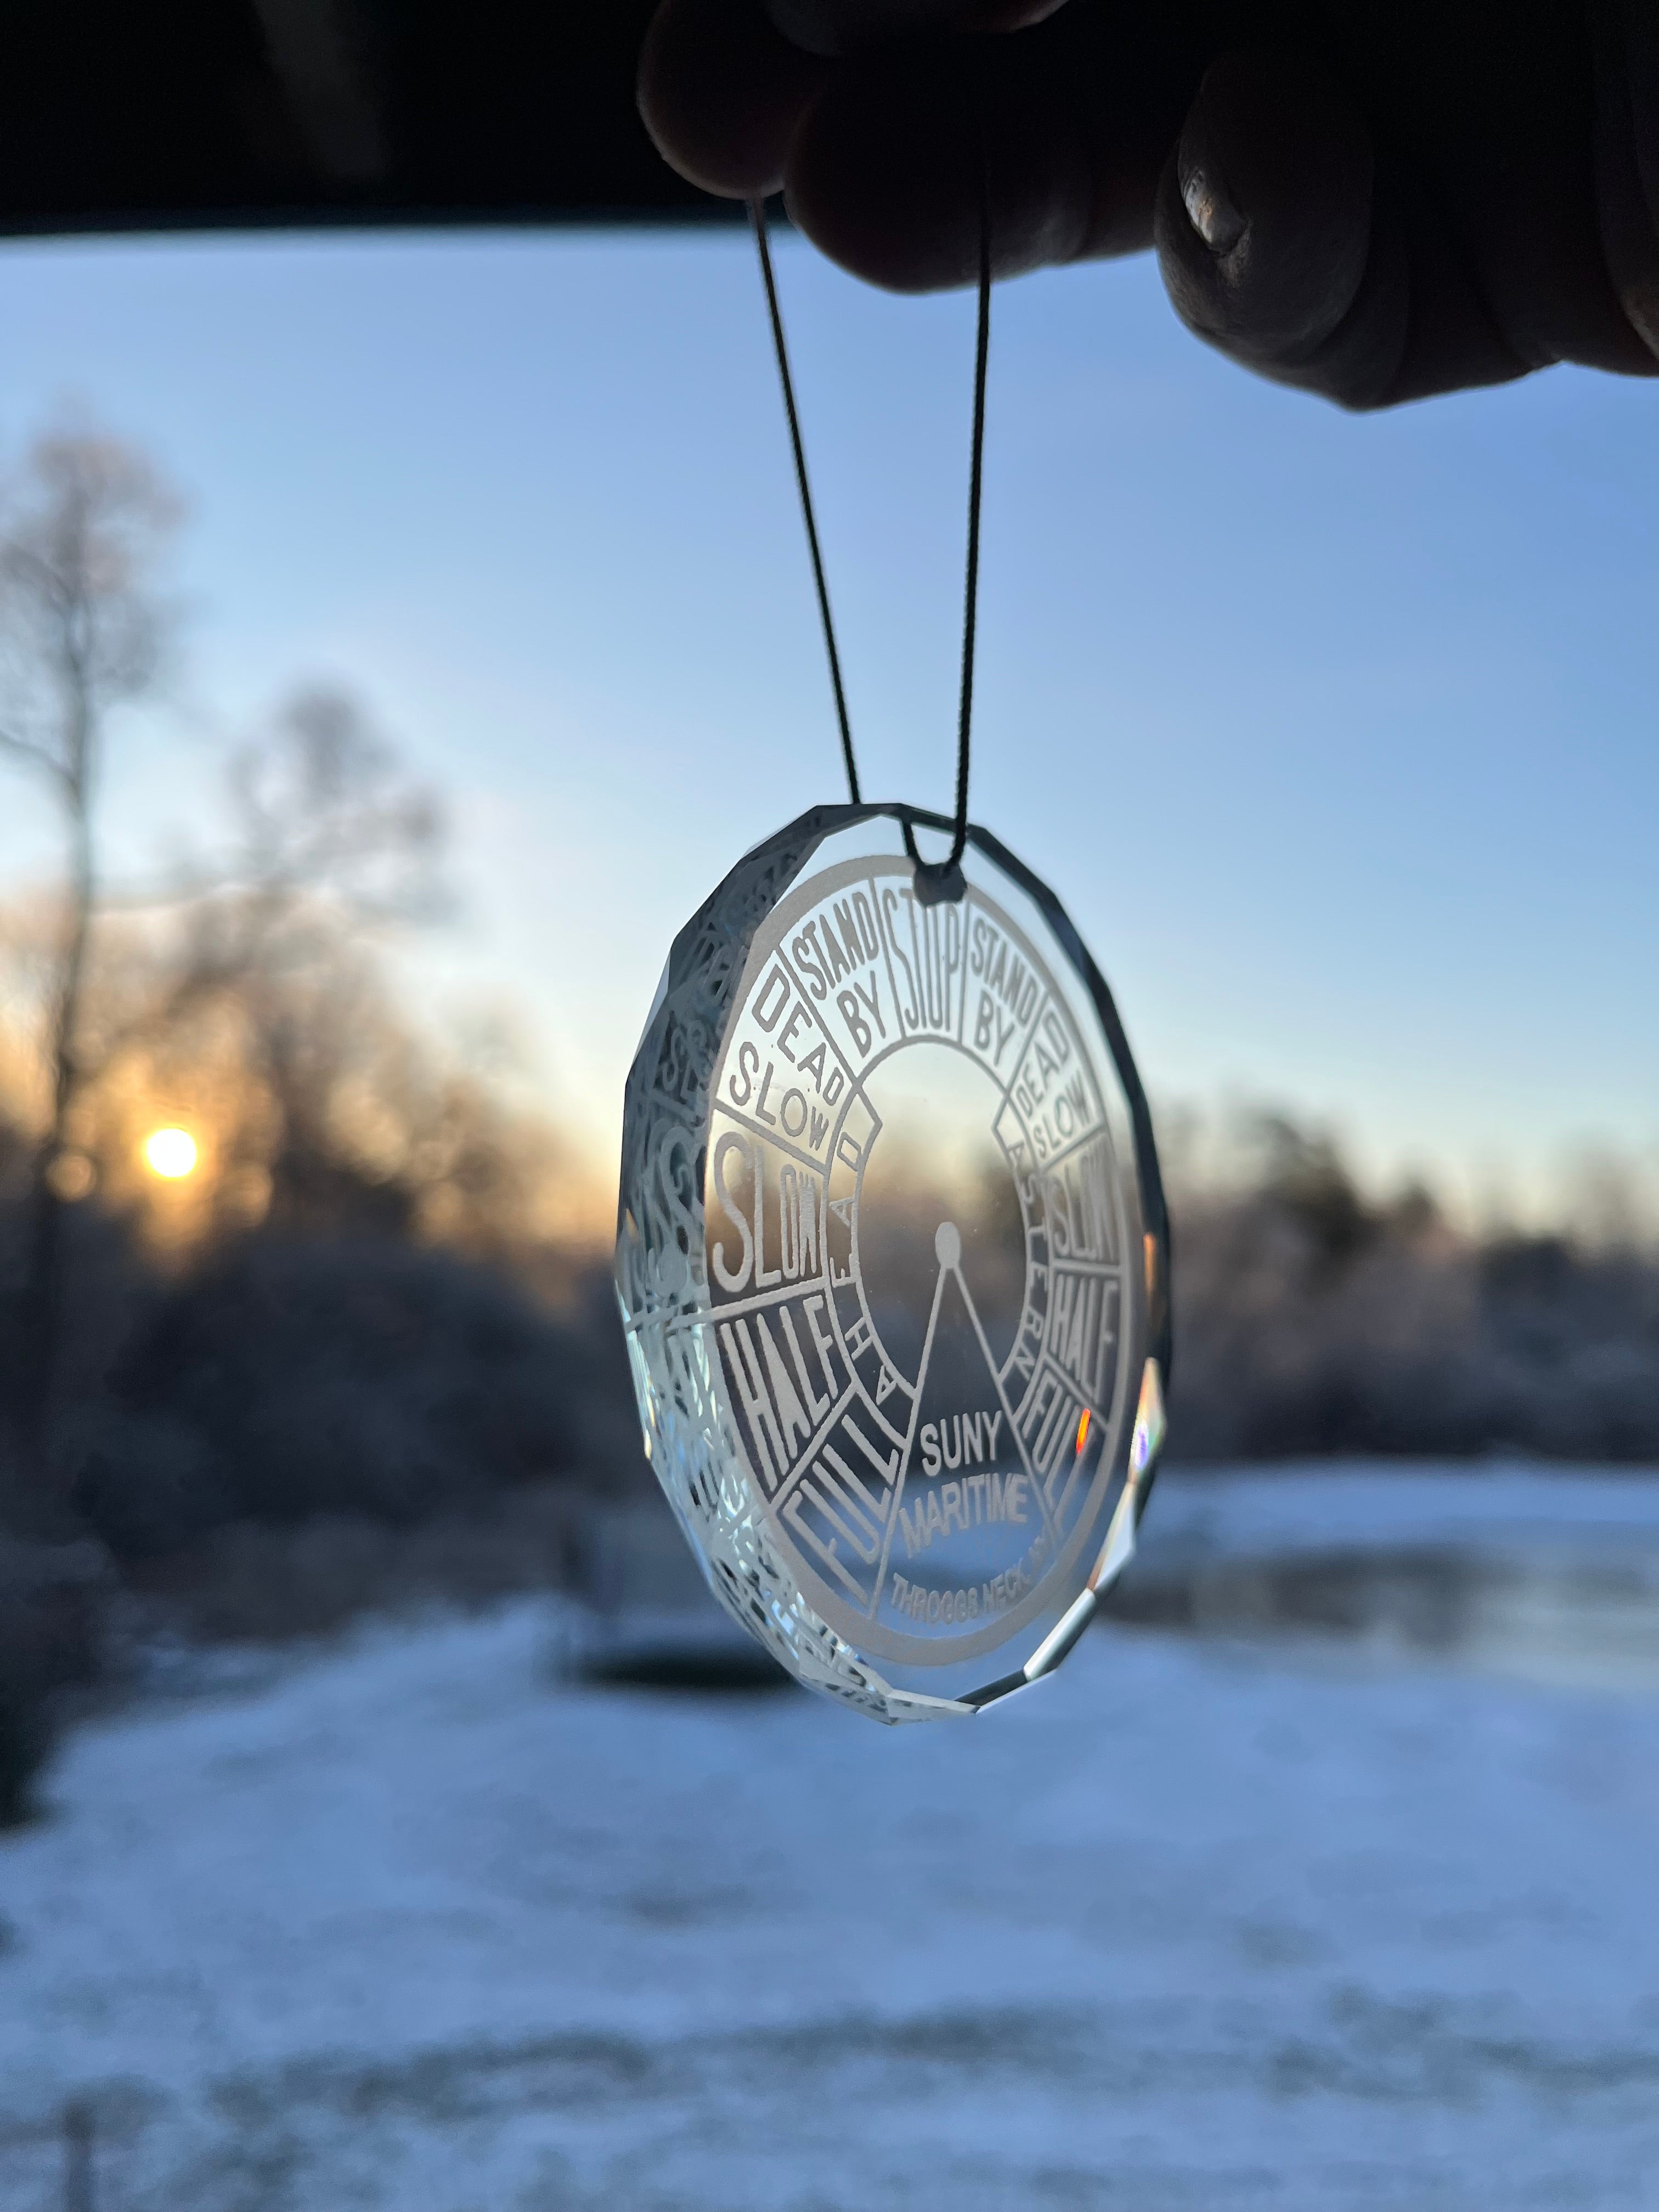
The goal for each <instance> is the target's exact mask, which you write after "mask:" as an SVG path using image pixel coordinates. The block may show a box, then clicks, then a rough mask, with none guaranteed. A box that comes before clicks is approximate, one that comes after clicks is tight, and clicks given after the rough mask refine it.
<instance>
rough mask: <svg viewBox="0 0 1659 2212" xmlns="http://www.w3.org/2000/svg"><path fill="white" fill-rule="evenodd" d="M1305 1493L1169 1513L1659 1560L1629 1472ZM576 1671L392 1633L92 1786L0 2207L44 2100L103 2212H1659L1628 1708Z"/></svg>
mask: <svg viewBox="0 0 1659 2212" xmlns="http://www.w3.org/2000/svg"><path fill="white" fill-rule="evenodd" d="M1414 1480H1415V1479H1414V1478H1413V1477H1410V1476H1407V1477H1405V1478H1404V1481H1405V1484H1406V1485H1407V1487H1406V1488H1401V1487H1400V1486H1399V1485H1400V1482H1401V1478H1398V1477H1392V1476H1391V1477H1388V1478H1346V1479H1345V1478H1338V1479H1336V1480H1327V1481H1325V1482H1324V1483H1322V1484H1318V1483H1313V1484H1309V1483H1306V1482H1305V1481H1304V1478H1300V1477H1297V1478H1291V1483H1292V1485H1293V1486H1294V1485H1297V1484H1301V1485H1303V1490H1302V1493H1301V1503H1300V1504H1298V1503H1297V1490H1296V1489H1295V1487H1293V1486H1292V1487H1289V1488H1287V1487H1285V1486H1283V1484H1282V1482H1281V1483H1280V1484H1279V1486H1275V1484H1274V1483H1273V1482H1263V1481H1262V1480H1259V1479H1251V1480H1234V1481H1231V1482H1229V1483H1227V1484H1224V1485H1223V1486H1220V1487H1216V1486H1210V1487H1208V1488H1206V1489H1205V1488H1200V1487H1199V1486H1196V1485H1188V1486H1184V1491H1183V1486H1180V1485H1172V1486H1170V1492H1169V1493H1168V1495H1167V1496H1166V1497H1165V1498H1163V1499H1162V1500H1160V1501H1158V1503H1157V1504H1155V1506H1154V1515H1155V1516H1156V1515H1157V1513H1158V1510H1159V1506H1160V1505H1161V1506H1162V1507H1163V1509H1164V1514H1165V1518H1166V1521H1167V1524H1168V1530H1169V1534H1170V1542H1171V1544H1176V1543H1177V1542H1178V1541H1198V1539H1197V1538H1196V1537H1195V1536H1194V1529H1195V1528H1199V1527H1200V1523H1202V1529H1203V1536H1202V1541H1203V1542H1204V1543H1206V1544H1207V1545H1209V1546H1210V1547H1212V1549H1213V1548H1214V1547H1217V1546H1218V1545H1231V1546H1233V1547H1236V1548H1239V1549H1243V1550H1248V1549H1249V1548H1250V1547H1257V1548H1261V1547H1267V1548H1270V1549H1271V1548H1273V1547H1279V1548H1280V1549H1283V1548H1285V1547H1289V1548H1292V1549H1293V1548H1295V1547H1297V1546H1298V1545H1303V1546H1307V1545H1310V1544H1319V1545H1326V1544H1329V1543H1332V1542H1334V1541H1338V1540H1339V1539H1340V1541H1341V1542H1343V1543H1344V1544H1346V1545H1350V1546H1353V1545H1361V1546H1363V1545H1364V1544H1366V1543H1370V1544H1386V1545H1395V1544H1398V1543H1399V1542H1401V1541H1407V1539H1409V1540H1411V1541H1427V1539H1428V1536H1429V1535H1431V1534H1434V1532H1435V1531H1436V1530H1438V1531H1439V1534H1440V1536H1442V1537H1443V1536H1444V1534H1445V1528H1446V1524H1447V1522H1448V1520H1449V1521H1450V1522H1455V1524H1456V1528H1457V1530H1459V1531H1461V1534H1459V1535H1458V1537H1457V1541H1461V1542H1464V1543H1468V1544H1477V1543H1485V1544H1488V1545H1493V1544H1498V1542H1499V1541H1500V1540H1501V1541H1503V1542H1505V1543H1513V1542H1521V1541H1524V1542H1526V1543H1529V1544H1531V1543H1542V1542H1543V1541H1545V1538H1546V1537H1550V1540H1551V1541H1555V1540H1556V1538H1559V1536H1560V1534H1561V1532H1562V1531H1563V1530H1567V1531H1569V1532H1572V1541H1573V1542H1574V1543H1575V1544H1577V1545H1580V1546H1581V1547H1582V1546H1583V1545H1584V1544H1586V1543H1589V1542H1591V1541H1598V1542H1599V1541H1605V1542H1606V1543H1607V1544H1608V1545H1610V1546H1611V1547H1613V1548H1615V1549H1616V1550H1618V1551H1619V1552H1620V1554H1621V1555H1624V1554H1628V1553H1630V1551H1631V1550H1632V1547H1639V1546H1640V1545H1641V1544H1642V1543H1643V1542H1646V1543H1648V1544H1649V1545H1650V1546H1652V1545H1659V1484H1655V1483H1652V1482H1650V1481H1646V1480H1641V1479H1634V1478H1632V1479H1625V1478H1619V1479H1617V1480H1616V1481H1608V1482H1600V1483H1596V1482H1587V1481H1585V1480H1577V1479H1574V1480H1553V1481H1552V1480H1548V1479H1547V1478H1543V1477H1527V1478H1518V1477H1517V1478H1509V1477H1504V1478H1498V1477H1491V1478H1488V1477H1469V1478H1462V1479H1455V1478H1437V1479H1436V1480H1435V1482H1434V1483H1432V1484H1429V1483H1418V1484H1417V1487H1418V1489H1419V1491H1420V1492H1421V1493H1422V1494H1421V1496H1420V1497H1419V1501H1418V1504H1417V1506H1416V1507H1415V1509H1413V1508H1412V1506H1411V1504H1410V1486H1412V1485H1413V1482H1414ZM1459 1480H1462V1496H1461V1498H1460V1497H1459V1496H1457V1495H1455V1494H1454V1493H1455V1492H1456V1491H1457V1489H1458V1483H1459ZM1483 1484H1484V1485H1485V1487H1484V1488H1480V1487H1479V1486H1481V1485H1483ZM1448 1485H1449V1486H1448ZM1472 1486H1473V1487H1472ZM1598 1494H1599V1495H1600V1503H1599V1504H1597V1497H1598ZM1368 1501H1369V1502H1368ZM1206 1515H1207V1516H1209V1517H1208V1519H1207V1521H1205V1519H1204V1516H1206ZM1228 1516H1231V1520H1229V1518H1228ZM1149 1527H1150V1523H1149ZM1598 1527H1599V1528H1600V1529H1601V1535H1600V1536H1597V1535H1596V1534H1595V1529H1596V1528H1598ZM1587 1529H1588V1530H1589V1533H1588V1534H1587V1533H1586V1531H1587ZM1644 1530H1645V1532H1646V1534H1645V1535H1644V1534H1643V1531H1644ZM1183 1532H1184V1533H1183ZM1551 1532H1554V1534H1553V1536H1552V1535H1551ZM1437 1541H1438V1539H1437ZM1149 1564H1152V1565H1155V1564H1156V1563H1155V1561H1152V1562H1149ZM556 1640H557V1639H556V1633H555V1626H554V1622H553V1617H552V1615H551V1613H550V1608H548V1607H544V1606H542V1605H538V1604H535V1603H520V1604H516V1605H514V1606H512V1607H508V1608H507V1609H506V1610H504V1611H502V1612H501V1613H497V1614H495V1615H493V1616H491V1617H489V1618H485V1619H483V1620H470V1621H459V1622H455V1621H452V1622H441V1623H438V1624H435V1625H428V1626H426V1627H424V1628H419V1629H400V1630H397V1631H392V1630H386V1629H382V1630H379V1631H376V1632H373V1633H368V1634H365V1635H363V1636H362V1637H361V1638H358V1639H357V1640H356V1642H355V1643H353V1644H351V1645H350V1646H349V1648H345V1649H342V1650H336V1651H334V1652H333V1653H331V1654H326V1655H323V1656H315V1657H313V1658H312V1659H311V1660H310V1661H308V1662H307V1663H305V1664H303V1665H301V1666H297V1667H294V1668H287V1669H283V1670H280V1671H277V1672H275V1673H273V1674H270V1675H269V1676H268V1677H267V1678H265V1679H264V1680H262V1681H259V1682H257V1683H255V1684H253V1685H252V1686H246V1687H244V1688H242V1689H240V1690H229V1691H226V1690H221V1691H218V1692H216V1693H215V1694H214V1695H212V1696H211V1697H205V1698H201V1699H196V1700H193V1701H189V1702H176V1703H173V1704H171V1705H166V1706H152V1707H150V1708H149V1709H146V1710H141V1711H137V1712H136V1713H134V1714H131V1715H129V1716H127V1717H125V1718H122V1719H119V1720H118V1721H112V1722H109V1723H102V1724H100V1725H99V1726H96V1727H94V1728H88V1729H85V1730H84V1731H83V1732H82V1733H81V1734H80V1735H78V1736H77V1737H76V1739H75V1740H74V1741H73V1742H72V1743H71V1744H70V1747H69V1748H68V1750H67V1753H66V1754H65V1755H64V1759H62V1761H61V1763H60V1765H58V1768H57V1769H56V1771H55V1773H54V1776H53V1778H52V1796H53V1799H54V1801H55V1805H56V1817H55V1818H53V1819H52V1820H49V1821H46V1822H44V1823H42V1824H41V1825H40V1826H37V1827H35V1828H33V1829H32V1830H30V1831H27V1832H24V1833H22V1834H20V1835H17V1836H15V1837H13V1838H9V1839H7V1840H6V1841H5V1842H4V1843H3V1844H0V1916H3V1920H4V1923H5V1929H6V1931H7V1933H6V1937H5V1940H4V1942H3V1944H0V2204H3V2206H4V2207H5V2208H6V2212H47V2208H48V2207H51V2208H53V2212H56V2208H57V2206H58V2203H59V2202H60V2198H59V2195H58V2187H59V2184H58V2145H57V2140H56V2136H57V2130H58V2128H59V2126H60V2124H61V2114H62V2112H63V2109H64V2104H65V2101H66V2100H67V2099H68V2098H69V2097H70V2095H71V2094H82V2095H84V2096H86V2097H88V2098H89V2100H91V2102H92V2104H93V2106H94V2111H95V2113H96V2117H97V2125H98V2162H99V2185H100V2195H99V2198H98V2202H99V2205H100V2212H256V2208H258V2212H267V2208H269V2212H300V2208H302V2207H303V2208H306V2212H347V2208H356V2207H363V2208H385V2209H386V2212H392V2208H396V2212H486V2208H488V2212H532V2208H533V2212H554V2208H560V2212H565V2209H566V2208H577V2212H597V2208H599V2207H601V2206H603V2207H605V2208H606V2212H668V2208H675V2212H693V2208H696V2212H750V2208H753V2212H831V2209H832V2208H835V2209H836V2212H888V2208H894V2212H896V2208H898V2207H901V2206H902V2207H905V2208H907V2212H946V2208H950V2212H958V2209H959V2212H1011V2208H1024V2207H1036V2208H1049V2207H1054V2208H1066V2212H1069V2208H1073V2207H1095V2206H1100V2207H1110V2208H1119V2207H1121V2208H1123V2212H1164V2209H1165V2208H1177V2207H1178V2208H1188V2207H1191V2208H1194V2212H1196V2209H1197V2208H1203V2212H1254V2208H1256V2207H1263V2208H1267V2207H1272V2208H1274V2212H1348V2208H1352V2209H1353V2212H1359V2209H1360V2208H1364V2212H1370V2208H1383V2207H1389V2208H1393V2207H1401V2208H1404V2207H1407V2206H1409V2207H1412V2208H1413V2212H1439V2209H1440V2208H1451V2207H1457V2208H1460V2212H1461V2208H1468V2212H1529V2209H1530V2208H1534V2207H1536V2208H1541V2207H1556V2206H1561V2207H1566V2206H1573V2207H1593V2208H1603V2207H1605V2208H1620V2212H1623V2209H1624V2208H1643V2207H1653V2206H1656V2205H1659V1912H1656V1910H1655V1902H1654V1893H1655V1873H1654V1869H1655V1868H1656V1866H1659V1697H1656V1696H1655V1695H1654V1694H1652V1693H1651V1692H1650V1691H1649V1690H1647V1689H1646V1688H1644V1686H1643V1681H1644V1679H1645V1678H1642V1677H1639V1676H1635V1677H1632V1680H1631V1681H1629V1682H1626V1681H1621V1680H1618V1679H1616V1678H1615V1676H1614V1675H1613V1674H1606V1675H1605V1676H1604V1677H1602V1678H1600V1679H1597V1680H1594V1681H1590V1682H1583V1681H1581V1682H1577V1683H1568V1682H1563V1681H1560V1680H1551V1681H1541V1680H1518V1679H1514V1678H1512V1677H1511V1676H1510V1675H1508V1674H1503V1673H1495V1672H1492V1671H1489V1670H1487V1669H1486V1668H1484V1667H1483V1666H1482V1665H1481V1664H1480V1663H1471V1662H1469V1661H1468V1658H1467V1656H1462V1657H1460V1656H1456V1655H1455V1654H1448V1655H1447V1656H1445V1657H1444V1658H1443V1659H1434V1658H1430V1659H1428V1660H1425V1659H1423V1658H1421V1657H1418V1658H1415V1659H1409V1658H1406V1657H1402V1656H1400V1655H1399V1654H1397V1653H1395V1652H1392V1651H1380V1650H1376V1649H1374V1648H1373V1647H1371V1646H1370V1645H1361V1644H1339V1643H1334V1642H1327V1643H1324V1644H1309V1643H1303V1642H1296V1641H1291V1642H1285V1643H1278V1642H1274V1641H1273V1640H1271V1639H1264V1640H1260V1641H1256V1642H1253V1643H1246V1642H1240V1641H1225V1640H1218V1639H1213V1638H1196V1639H1194V1638H1177V1637H1176V1636H1173V1635H1164V1634H1158V1633H1149V1632H1146V1631H1144V1630H1133V1629H1129V1628H1125V1627H1119V1626H1109V1627H1106V1628H1103V1629H1100V1630H1097V1632H1094V1633H1093V1634H1091V1636H1090V1637H1089V1638H1087V1639H1085V1644H1084V1646H1083V1647H1082V1648H1081V1649H1080V1650H1079V1652H1078V1653H1077V1654H1076V1656H1074V1658H1073V1660H1072V1662H1070V1663H1069V1665H1068V1666H1067V1667H1066V1668H1065V1669H1063V1670H1062V1671H1061V1673H1060V1674H1059V1675H1058V1676H1057V1677H1056V1678H1055V1679H1054V1680H1053V1681H1052V1682H1051V1683H1048V1684H1045V1685H1044V1686H1042V1688H1041V1689H1038V1690H1034V1691H1032V1692H1028V1693H1027V1694H1025V1695H1024V1696H1023V1697H1021V1698H1019V1699H1015V1700H1013V1701H1012V1704H1011V1705H1010V1707H1009V1708H1008V1709H1007V1710H1006V1711H1000V1712H996V1713H994V1714H992V1715H988V1716H987V1717H984V1718H982V1719H981V1720H978V1721H975V1722H973V1723H964V1724H963V1725H962V1726H960V1727H948V1728H946V1727H941V1728H939V1729H932V1730H920V1731H915V1730H911V1731H902V1732H899V1733H890V1732H888V1731H885V1730H883V1729H876V1728H872V1727H871V1726H870V1725H869V1723H867V1722H866V1721H863V1720H860V1719H859V1718H856V1717H853V1716H849V1715H848V1714H845V1713H842V1712H839V1711H836V1710H834V1709H833V1708H831V1707H829V1706H828V1705H821V1704H819V1703H818V1702H817V1701H816V1700H813V1699H808V1698H807V1697H805V1696H804V1695H801V1694H799V1693H797V1692H793V1691H784V1692H779V1693H777V1694H774V1695H767V1696H755V1697H746V1698H727V1699H714V1698H708V1699H688V1698H679V1699H673V1698H668V1697H659V1696H652V1695H647V1694H643V1693H639V1692H625V1691H600V1690H595V1689H585V1688H580V1687H576V1686H570V1685H568V1684H563V1683H560V1682H558V1681H557V1680H555V1679H553V1675H552V1672H551V1669H550V1651H551V1650H552V1648H553V1646H554V1645H555V1644H556ZM1475 1659H1476V1662H1479V1659H1480V1654H1479V1652H1478V1651H1477V1653H1476V1655H1475Z"/></svg>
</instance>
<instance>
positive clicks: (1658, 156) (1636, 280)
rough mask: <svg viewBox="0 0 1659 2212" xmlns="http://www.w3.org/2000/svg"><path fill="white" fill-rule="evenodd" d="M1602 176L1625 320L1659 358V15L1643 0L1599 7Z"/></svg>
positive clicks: (1609, 250)
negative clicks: (1655, 17) (1642, 0)
mask: <svg viewBox="0 0 1659 2212" xmlns="http://www.w3.org/2000/svg"><path fill="white" fill-rule="evenodd" d="M1596 17H1597V21H1596V31H1597V40H1596V56H1595V79H1596V86H1595V89H1596V100H1595V173H1596V174H1595V183H1596V204H1597V215H1598V217H1599V220H1600V228H1601V246H1602V251H1603V252H1604V253H1605V255H1606V257H1607V270H1608V274H1609V275H1610V276H1611V278H1612V280H1613V285H1614V288H1615V289H1616V290H1617V292H1618V295H1619V303H1620V308H1621V309H1622V311H1623V313H1624V315H1625V318H1626V321H1627V322H1628V323H1629V325H1630V326H1631V328H1632V330H1633V331H1636V332H1637V334H1638V336H1639V337H1640V338H1641V339H1642V341H1643V343H1644V345H1645V346H1646V348H1647V349H1648V351H1649V352H1650V354H1651V355H1653V356H1656V358H1659V22H1656V21H1655V20H1654V16H1653V13H1652V10H1651V9H1650V8H1647V7H1646V6H1644V5H1641V4H1639V0H1604V4H1603V5H1602V6H1601V7H1600V8H1598V9H1597V10H1596Z"/></svg>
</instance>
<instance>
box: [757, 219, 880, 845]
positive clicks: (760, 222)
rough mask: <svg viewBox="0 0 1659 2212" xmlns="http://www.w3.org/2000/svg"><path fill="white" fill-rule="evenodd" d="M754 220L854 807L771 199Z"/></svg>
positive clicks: (837, 660) (853, 777) (837, 658)
mask: <svg viewBox="0 0 1659 2212" xmlns="http://www.w3.org/2000/svg"><path fill="white" fill-rule="evenodd" d="M749 219H750V222H752V223H753V224H754V226H755V244H756V246H757V247H758V248H759V250H760V265H761V281H762V283H763V284H764V285H765V287H766V307H767V313H769V315H770V316H771V318H772V343H773V345H774V346H775V348H776V349H777V356H778V381H779V383H780V384H781V385H782V386H783V411H784V413H785V414H786V415H787V416H788V417H789V442H790V444H791V445H792V446H793V447H794V449H795V482H796V483H797V484H798V485H799V487H800V511H801V515H802V518H803V520H805V524H806V548H807V550H808V552H810V553H811V556H812V581H813V582H814V583H815V584H816V585H817V590H818V615H819V617H820V619H821V620H822V622H823V646H824V650H825V652H826V653H828V654H829V681H830V683H831V684H833V685H834V687H835V693H836V720H837V721H838V722H839V723H840V725H841V757H842V760H843V761H844V762H845V763H846V764H847V788H848V792H849V793H851V795H852V800H853V804H854V806H857V805H860V802H861V799H862V794H861V793H860V790H859V769H858V763H857V762H856V761H855V760H854V757H853V729H852V725H851V723H849V722H848V719H847V694H846V692H845V690H843V689H842V680H841V655H840V654H839V653H837V652H836V624H835V618H834V617H833V616H832V615H831V614H830V612H829V585H828V584H827V583H826V582H825V581H824V578H823V554H822V553H820V552H819V550H818V526H817V522H816V520H814V518H813V514H812V487H811V484H810V483H808V481H807V477H806V448H805V446H804V445H802V443H801V436H800V416H799V415H798V414H797V413H796V411H795V380H794V379H793V377H792V376H791V375H790V374H789V349H788V347H787V345H786V344H785V343H784V338H783V313H782V310H781V308H780V307H779V306H778V287H777V282H776V280H775V277H774V276H773V274H772V249H771V247H770V246H769V244H768V243H767V237H766V203H765V201H764V200H760V199H753V200H750V203H749Z"/></svg>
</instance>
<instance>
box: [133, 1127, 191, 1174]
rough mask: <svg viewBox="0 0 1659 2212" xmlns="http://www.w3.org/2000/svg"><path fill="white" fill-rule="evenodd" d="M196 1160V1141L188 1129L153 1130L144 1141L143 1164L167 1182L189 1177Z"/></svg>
mask: <svg viewBox="0 0 1659 2212" xmlns="http://www.w3.org/2000/svg"><path fill="white" fill-rule="evenodd" d="M196 1159H197V1152H196V1139H195V1138H194V1137H192V1136H191V1133H190V1132H189V1130H188V1129H153V1130H151V1132H150V1133H149V1136H148V1137H146V1138H145V1139H144V1161H145V1164H146V1165H147V1166H148V1167H149V1171H150V1173H151V1174H152V1175H158V1176H164V1177H165V1178H166V1179H167V1182H177V1181H178V1179H179V1176H187V1175H189V1174H190V1173H191V1170H193V1169H194V1167H195V1165H196Z"/></svg>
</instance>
